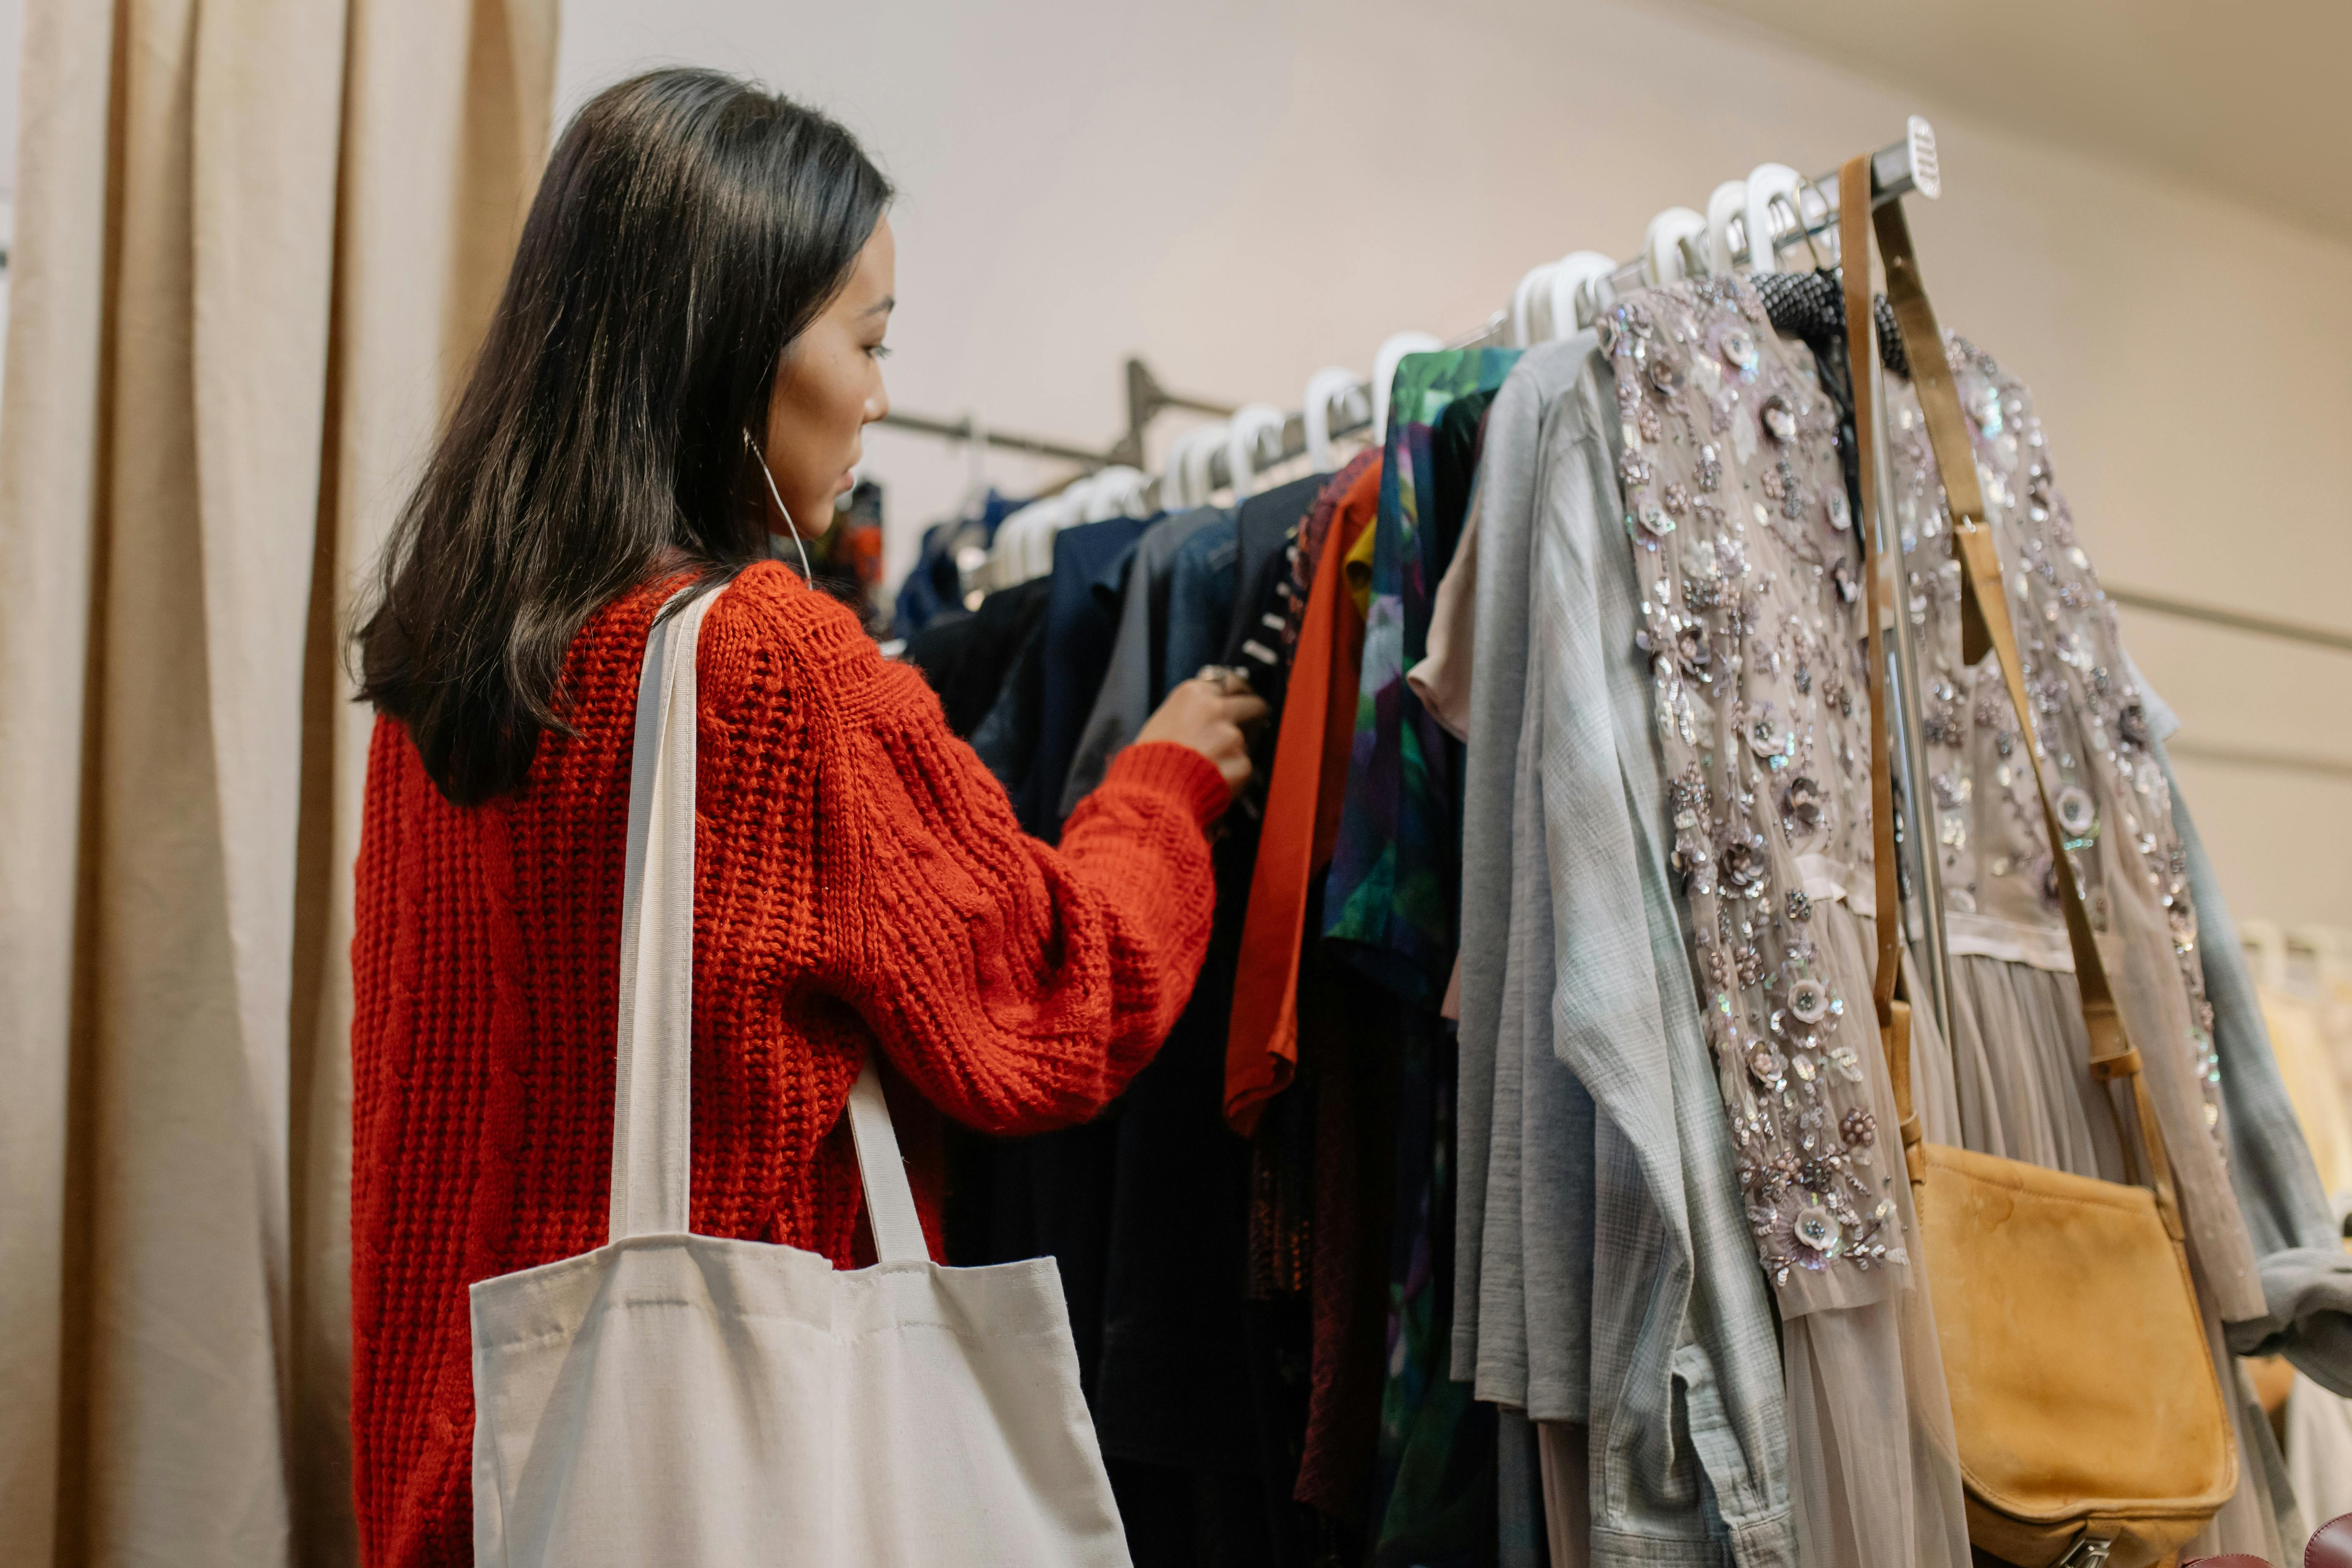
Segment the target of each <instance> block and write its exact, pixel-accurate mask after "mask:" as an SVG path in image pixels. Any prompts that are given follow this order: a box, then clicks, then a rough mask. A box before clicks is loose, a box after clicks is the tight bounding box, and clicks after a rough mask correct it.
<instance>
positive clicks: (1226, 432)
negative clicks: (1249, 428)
mask: <svg viewBox="0 0 2352 1568" xmlns="http://www.w3.org/2000/svg"><path fill="white" fill-rule="evenodd" d="M1230 434H1231V431H1230V429H1229V427H1228V426H1226V424H1225V423H1224V421H1223V420H1219V421H1217V422H1215V423H1214V424H1210V425H1199V426H1194V427H1193V428H1192V429H1190V430H1187V431H1185V432H1184V433H1183V434H1182V435H1181V436H1179V437H1176V440H1175V443H1174V444H1173V445H1172V446H1171V447H1169V448H1168V466H1167V468H1165V469H1164V470H1163V471H1162V473H1161V475H1160V505H1161V506H1162V507H1164V508H1166V509H1167V510H1170V511H1177V510H1181V509H1183V508H1185V507H1194V506H1202V505H1205V504H1207V502H1208V500H1209V494H1210V489H1209V486H1210V479H1211V475H1210V472H1209V459H1210V457H1211V455H1212V454H1213V453H1216V452H1220V451H1223V449H1224V446H1225V441H1226V439H1227V437H1229V436H1230Z"/></svg>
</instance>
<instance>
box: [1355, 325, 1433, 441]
mask: <svg viewBox="0 0 2352 1568" xmlns="http://www.w3.org/2000/svg"><path fill="white" fill-rule="evenodd" d="M1444 346H1445V341H1444V339H1443V338H1440V337H1439V336H1438V335H1437V334H1436V333H1434V332H1399V333H1397V334H1396V335H1395V336H1394V337H1392V338H1391V339H1389V341H1388V342H1384V343H1382V344H1381V346H1380V351H1379V352H1378V353H1375V354H1373V355H1372V439H1374V440H1375V441H1378V442H1379V443H1381V445H1382V446H1386V445H1387V444H1388V438H1389V394H1390V392H1391V390H1392V389H1393V387H1394V385H1395V383H1396V368H1397V362H1398V361H1399V360H1401V359H1402V358H1404V356H1405V355H1407V354H1425V353H1436V352H1437V351H1438V350H1439V349H1442V348H1444Z"/></svg>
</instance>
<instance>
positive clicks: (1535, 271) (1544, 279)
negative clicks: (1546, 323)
mask: <svg viewBox="0 0 2352 1568" xmlns="http://www.w3.org/2000/svg"><path fill="white" fill-rule="evenodd" d="M1558 265H1559V263H1557V262H1551V261H1544V262H1538V264H1537V265H1535V266H1533V267H1530V268H1528V270H1527V275H1526V276H1525V277H1523V278H1521V279H1519V286H1518V287H1517V288H1516V289H1512V290H1511V346H1512V347H1514V348H1522V349H1523V348H1526V347H1527V346H1528V344H1529V343H1532V342H1536V341H1537V339H1536V331H1537V326H1536V321H1535V310H1536V309H1537V306H1538V301H1540V300H1548V299H1549V298H1550V296H1549V293H1548V292H1547V288H1548V285H1549V282H1550V280H1551V269H1552V268H1554V267H1556V266H1558Z"/></svg>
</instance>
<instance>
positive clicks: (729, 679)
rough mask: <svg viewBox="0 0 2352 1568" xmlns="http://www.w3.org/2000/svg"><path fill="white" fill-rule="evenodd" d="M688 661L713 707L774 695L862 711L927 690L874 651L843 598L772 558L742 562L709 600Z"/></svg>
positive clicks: (896, 704)
mask: <svg viewBox="0 0 2352 1568" xmlns="http://www.w3.org/2000/svg"><path fill="white" fill-rule="evenodd" d="M695 668H696V674H697V677H698V683H699V684H700V686H701V688H702V689H703V692H704V701H705V702H706V704H707V705H709V707H710V708H712V709H713V710H719V711H725V710H730V709H732V708H735V707H737V706H739V705H741V704H745V703H753V704H756V703H760V702H764V701H773V700H800V701H803V702H805V701H809V700H817V701H822V702H824V703H826V704H828V705H832V706H836V707H839V708H843V709H845V710H851V711H870V710H873V708H874V707H875V706H876V705H877V704H878V705H880V706H882V707H884V708H886V709H887V708H898V707H900V706H902V705H903V704H904V703H905V702H906V701H907V700H908V699H909V698H915V697H918V696H922V697H928V696H929V690H930V689H929V687H928V686H926V685H925V684H924V683H923V679H922V677H921V676H920V675H919V674H918V673H917V672H916V671H914V670H913V669H910V668H907V667H905V666H901V665H895V664H892V663H891V662H890V661H889V660H887V659H885V658H883V657H882V655H881V650H880V649H879V648H877V647H876V646H875V643H874V639H873V638H872V637H868V636H867V635H866V627H865V626H863V625H862V624H861V623H860V622H859V621H858V618H857V616H856V612H854V611H852V610H851V609H850V608H849V606H848V605H845V604H843V603H842V602H841V601H840V600H838V599H836V598H835V597H834V596H833V595H830V594H827V593H825V592H824V591H823V590H821V589H814V588H812V587H810V586H809V585H808V584H807V583H805V582H804V581H803V580H802V578H801V577H800V576H799V575H798V574H795V573H794V572H793V570H792V569H791V568H790V567H788V566H786V565H784V564H783V563H781V562H774V561H762V562H760V563H756V564H754V565H751V566H749V567H746V568H745V569H744V570H743V571H742V572H740V574H737V575H736V577H735V579H734V581H732V582H731V583H730V584H728V585H727V588H726V591H725V592H723V593H721V594H720V595H719V597H718V599H717V601H716V602H714V603H713V604H712V605H711V606H710V611H709V616H707V617H706V618H705V620H704V621H703V624H702V647H701V652H700V656H699V658H698V659H697V660H696V667H695ZM910 683H911V684H910ZM934 701H936V700H934Z"/></svg>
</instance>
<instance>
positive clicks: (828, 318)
mask: <svg viewBox="0 0 2352 1568" xmlns="http://www.w3.org/2000/svg"><path fill="white" fill-rule="evenodd" d="M897 288H898V250H897V247H896V244H895V242H894V241H893V240H892V239H891V237H890V220H889V219H888V218H887V217H885V218H884V219H882V221H881V222H879V223H877V224H876V225H875V226H874V233H873V235H872V236H871V237H869V238H868V239H867V240H866V248H865V249H863V250H861V251H860V252H858V256H857V264H856V267H855V268H852V270H851V272H850V277H849V283H848V286H847V287H845V288H844V289H842V291H841V293H840V295H839V296H838V297H837V298H835V300H834V301H833V303H832V304H830V305H828V306H826V307H825V310H824V314H823V315H821V316H819V317H818V318H817V319H816V320H815V321H813V322H811V323H810V325H809V328H808V330H807V331H804V332H803V333H802V334H801V335H800V338H799V340H798V341H797V342H794V343H793V345H792V346H791V347H789V348H787V349H786V350H785V351H784V357H783V362H782V363H781V364H780V365H778V366H777V369H776V388H775V392H774V394H773V395H772V396H770V398H769V399H768V428H767V431H766V433H765V434H764V435H763V436H762V437H761V451H762V452H763V453H764V455H765V456H766V458H767V460H768V470H769V472H770V473H772V474H773V475H774V476H775V480H776V489H777V490H778V491H779V492H781V493H782V496H783V499H784V505H785V506H787V507H789V508H790V509H791V510H792V517H791V519H790V523H796V524H798V525H799V528H800V532H801V536H802V537H803V538H804V539H814V538H815V537H816V536H817V535H819V534H821V533H823V532H824V531H825V530H826V529H828V528H830V527H832V526H833V508H834V502H835V499H836V498H837V497H839V496H840V495H841V494H842V493H843V492H845V490H847V489H849V488H850V485H851V483H852V480H851V478H850V470H851V469H852V468H856V465H857V459H858V458H859V456H860V455H861V454H862V452H863V450H864V434H865V429H866V426H868V425H871V424H872V423H873V422H874V421H875V420H877V419H879V418H881V417H882V416H884V415H885V414H887V413H888V412H890V395H889V394H888V393H887V392H885V391H884V390H883V388H882V359H883V356H884V355H885V354H887V353H888V352H889V351H888V350H887V349H886V348H885V347H884V346H883V343H882V335H883V333H884V332H885V331H887V330H888V328H889V325H890V310H891V307H892V306H893V305H895V304H896V303H897V302H898V301H897V300H896V299H895V298H894V295H895V293H896V291H897ZM768 513H769V515H768V527H769V528H770V529H771V530H772V531H775V532H777V533H783V532H787V531H789V524H788V522H787V520H786V519H784V518H782V517H779V516H777V515H776V513H775V502H774V501H773V500H771V501H770V502H769V503H768Z"/></svg>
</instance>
